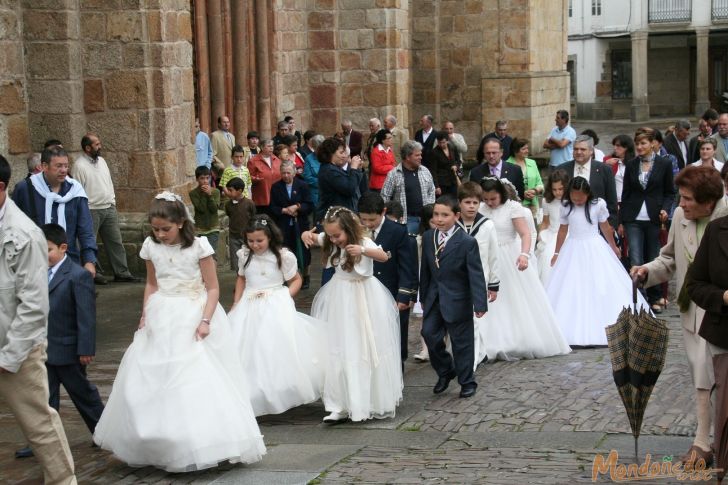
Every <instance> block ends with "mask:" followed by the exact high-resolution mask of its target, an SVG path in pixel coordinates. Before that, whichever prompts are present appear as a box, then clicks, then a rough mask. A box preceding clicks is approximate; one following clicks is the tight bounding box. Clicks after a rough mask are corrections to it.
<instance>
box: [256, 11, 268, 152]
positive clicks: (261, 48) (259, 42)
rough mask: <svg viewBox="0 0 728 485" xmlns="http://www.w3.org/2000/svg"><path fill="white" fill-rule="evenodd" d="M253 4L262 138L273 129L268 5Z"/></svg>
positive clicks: (258, 108)
mask: <svg viewBox="0 0 728 485" xmlns="http://www.w3.org/2000/svg"><path fill="white" fill-rule="evenodd" d="M253 1H254V2H255V52H256V58H255V61H256V62H255V66H256V73H255V74H256V85H257V88H258V89H257V92H256V97H257V101H258V107H257V115H258V130H259V132H260V135H261V136H263V137H266V138H267V137H269V136H270V135H271V129H272V128H273V125H272V122H271V94H270V91H271V89H270V84H271V83H270V73H271V70H270V59H269V56H270V51H269V48H270V42H269V40H270V39H269V35H270V30H269V25H268V24H269V21H268V13H269V5H268V1H267V0H253ZM271 10H272V9H271Z"/></svg>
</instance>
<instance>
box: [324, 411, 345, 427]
mask: <svg viewBox="0 0 728 485" xmlns="http://www.w3.org/2000/svg"><path fill="white" fill-rule="evenodd" d="M347 419H349V413H345V412H336V411H334V412H333V413H331V414H329V415H328V416H326V417H325V418H324V423H328V424H337V423H343V422H344V421H346V420H347Z"/></svg>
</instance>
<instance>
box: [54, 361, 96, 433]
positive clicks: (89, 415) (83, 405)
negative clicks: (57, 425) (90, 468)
mask: <svg viewBox="0 0 728 485" xmlns="http://www.w3.org/2000/svg"><path fill="white" fill-rule="evenodd" d="M46 368H47V369H48V388H49V390H50V398H49V399H48V405H49V406H51V407H52V408H53V409H55V410H56V411H58V409H59V407H60V390H61V384H63V387H64V388H65V389H66V392H67V393H68V396H69V397H70V398H71V401H73V404H74V405H75V406H76V409H78V412H79V414H81V417H82V418H83V421H84V423H86V427H87V428H88V429H89V431H90V432H91V433H92V434H93V432H94V430H95V429H96V424H97V423H98V422H99V419H101V413H102V412H103V411H104V404H103V403H102V402H101V396H100V395H99V391H98V389H97V388H96V386H95V385H93V384H91V383H90V382H89V380H88V377H86V366H85V365H81V364H80V363H76V364H70V365H51V364H48V363H46Z"/></svg>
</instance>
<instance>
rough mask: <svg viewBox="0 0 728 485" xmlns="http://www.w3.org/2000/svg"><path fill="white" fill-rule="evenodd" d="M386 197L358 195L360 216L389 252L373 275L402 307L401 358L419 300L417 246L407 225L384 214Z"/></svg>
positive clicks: (400, 309) (376, 267) (375, 265)
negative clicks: (385, 259) (410, 321)
mask: <svg viewBox="0 0 728 485" xmlns="http://www.w3.org/2000/svg"><path fill="white" fill-rule="evenodd" d="M385 212H386V211H385V209H384V200H383V199H382V197H381V196H380V195H379V194H378V193H376V192H367V193H365V194H364V195H362V197H361V199H359V218H360V219H361V222H362V224H364V226H365V227H366V228H367V229H369V230H370V231H371V232H372V240H373V241H374V242H375V243H376V244H378V245H379V246H381V247H382V249H383V250H384V251H386V252H387V253H388V254H389V260H387V262H386V263H378V262H377V261H374V276H375V277H376V278H377V279H378V280H379V281H380V282H381V283H382V284H383V285H384V286H386V287H387V289H388V290H389V292H390V293H391V294H392V296H393V297H394V299H395V300H396V301H397V308H399V333H400V345H401V353H402V362H404V361H405V360H407V337H408V331H407V330H408V327H409V314H410V308H412V306H413V305H414V302H415V301H416V300H417V249H416V247H415V248H413V246H412V244H411V241H410V237H409V234H408V233H407V226H405V225H403V224H399V223H397V222H394V221H392V220H390V219H388V218H387V217H385Z"/></svg>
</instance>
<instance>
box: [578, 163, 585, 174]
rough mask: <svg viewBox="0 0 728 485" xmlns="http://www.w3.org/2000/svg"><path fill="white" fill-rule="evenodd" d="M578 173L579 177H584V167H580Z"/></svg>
mask: <svg viewBox="0 0 728 485" xmlns="http://www.w3.org/2000/svg"><path fill="white" fill-rule="evenodd" d="M577 173H578V174H579V175H584V165H579V167H578V168H577Z"/></svg>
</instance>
